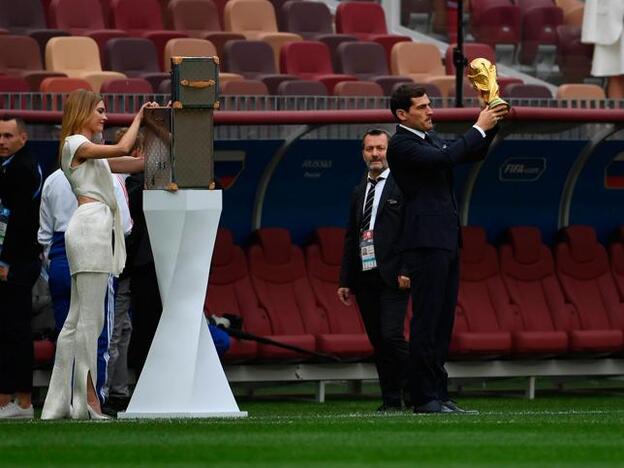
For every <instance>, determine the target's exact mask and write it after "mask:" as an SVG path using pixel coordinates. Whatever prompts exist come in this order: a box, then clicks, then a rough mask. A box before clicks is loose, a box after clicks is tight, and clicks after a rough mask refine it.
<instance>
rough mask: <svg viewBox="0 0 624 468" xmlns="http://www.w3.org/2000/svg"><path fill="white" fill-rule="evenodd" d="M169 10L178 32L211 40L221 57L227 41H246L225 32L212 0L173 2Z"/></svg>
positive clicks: (243, 37) (172, 0)
mask: <svg viewBox="0 0 624 468" xmlns="http://www.w3.org/2000/svg"><path fill="white" fill-rule="evenodd" d="M168 8H169V15H170V16H171V21H172V24H173V28H174V29H175V30H176V31H180V32H183V33H184V34H187V35H188V36H189V37H194V38H198V39H206V40H209V41H210V42H212V44H213V45H214V46H215V47H216V49H217V55H218V56H219V57H221V56H222V55H223V46H224V45H225V43H226V42H227V41H231V40H238V39H245V36H243V35H242V34H239V33H233V32H226V31H223V28H222V27H221V20H220V15H219V11H218V9H217V6H216V5H215V3H214V2H213V1H212V0H171V1H170V2H169V5H168ZM165 65H166V64H165Z"/></svg>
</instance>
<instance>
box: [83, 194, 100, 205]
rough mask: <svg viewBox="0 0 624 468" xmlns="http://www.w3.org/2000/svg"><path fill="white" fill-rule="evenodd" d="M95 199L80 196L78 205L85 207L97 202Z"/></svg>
mask: <svg viewBox="0 0 624 468" xmlns="http://www.w3.org/2000/svg"><path fill="white" fill-rule="evenodd" d="M96 201H98V200H96V199H95V198H91V197H85V196H84V195H78V205H84V204H85V203H93V202H96Z"/></svg>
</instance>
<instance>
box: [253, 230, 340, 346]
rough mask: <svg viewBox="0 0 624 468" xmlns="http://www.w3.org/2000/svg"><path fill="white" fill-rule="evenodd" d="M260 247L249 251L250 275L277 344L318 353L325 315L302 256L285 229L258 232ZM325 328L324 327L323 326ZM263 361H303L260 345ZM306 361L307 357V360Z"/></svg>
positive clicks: (254, 246) (256, 245) (326, 328)
mask: <svg viewBox="0 0 624 468" xmlns="http://www.w3.org/2000/svg"><path fill="white" fill-rule="evenodd" d="M256 239H257V243H255V244H254V245H251V246H250V247H249V250H248V259H249V272H250V276H251V280H252V284H253V286H254V290H255V291H256V294H257V297H258V300H259V303H260V307H262V308H263V309H264V310H266V312H267V315H268V316H269V320H270V322H271V328H272V331H273V336H272V337H271V338H273V339H274V340H277V341H280V342H284V343H288V344H291V345H295V346H299V347H301V348H304V349H307V350H311V351H315V350H316V339H315V335H319V334H321V333H327V332H328V327H327V324H326V322H325V320H326V319H325V317H323V316H322V315H321V314H324V312H323V311H322V310H320V309H319V308H318V307H317V306H316V300H315V298H314V296H313V294H312V290H311V286H310V282H309V281H308V277H307V273H306V269H305V263H304V259H303V253H302V252H301V249H300V248H299V247H295V246H294V245H292V244H291V242H290V234H289V233H288V231H287V230H285V229H282V228H263V229H259V230H258V231H256ZM323 325H325V326H323ZM258 355H259V357H262V358H296V357H299V358H301V357H302V356H301V355H300V354H299V353H296V352H294V351H289V350H285V349H282V348H278V347H275V346H270V345H263V344H261V345H259V347H258ZM306 357H307V356H306Z"/></svg>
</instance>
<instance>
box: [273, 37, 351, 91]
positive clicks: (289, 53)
mask: <svg viewBox="0 0 624 468" xmlns="http://www.w3.org/2000/svg"><path fill="white" fill-rule="evenodd" d="M280 59H281V69H282V73H286V74H289V75H296V76H297V77H299V78H301V79H302V80H317V81H320V82H321V83H323V84H324V85H325V86H326V87H327V91H328V92H329V93H330V94H331V93H333V91H334V86H336V84H337V83H340V82H341V81H357V78H356V77H355V76H353V75H343V74H336V73H334V70H333V68H332V64H331V57H330V55H329V48H328V47H327V46H326V45H325V44H323V43H322V42H318V41H298V42H290V43H288V44H284V45H283V46H282V50H281V57H280Z"/></svg>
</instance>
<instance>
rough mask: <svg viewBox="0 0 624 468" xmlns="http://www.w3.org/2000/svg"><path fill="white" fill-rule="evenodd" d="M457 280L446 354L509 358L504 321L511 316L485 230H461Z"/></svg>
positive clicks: (476, 228)
mask: <svg viewBox="0 0 624 468" xmlns="http://www.w3.org/2000/svg"><path fill="white" fill-rule="evenodd" d="M462 235H463V239H464V246H463V249H462V251H461V279H460V283H459V297H458V303H457V309H456V318H455V327H454V330H453V337H452V341H451V349H450V351H451V352H452V353H453V354H458V355H461V354H491V355H496V354H509V353H510V352H511V350H512V339H511V334H510V333H509V332H508V331H505V330H504V327H503V325H504V321H505V320H507V319H508V317H511V316H513V314H514V313H515V311H514V309H513V307H512V306H511V304H510V300H509V296H508V295H507V291H506V290H505V286H504V285H503V281H502V279H501V277H500V272H499V268H498V256H497V254H496V249H494V247H492V246H491V245H489V244H488V243H487V240H486V237H485V230H484V229H483V228H480V227H476V226H467V227H462Z"/></svg>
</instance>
